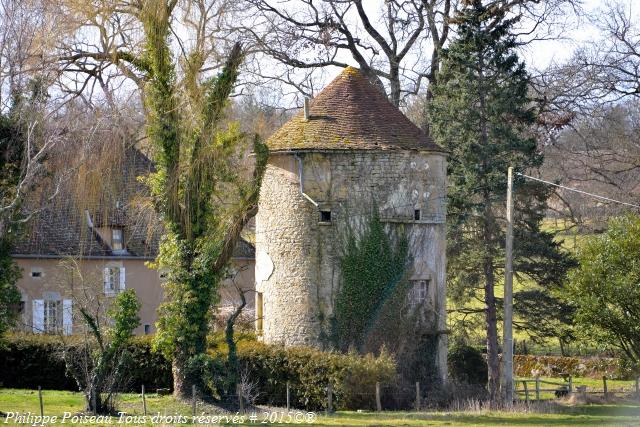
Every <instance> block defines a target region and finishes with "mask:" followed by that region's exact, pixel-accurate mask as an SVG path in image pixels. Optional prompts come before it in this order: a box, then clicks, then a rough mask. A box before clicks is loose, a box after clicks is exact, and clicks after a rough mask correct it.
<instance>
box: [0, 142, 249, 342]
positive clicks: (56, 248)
mask: <svg viewBox="0 0 640 427" xmlns="http://www.w3.org/2000/svg"><path fill="white" fill-rule="evenodd" d="M116 157H117V158H118V159H119V163H117V164H116V165H115V166H114V170H115V171H116V173H115V174H109V173H106V172H105V173H100V172H98V174H97V176H98V178H99V179H98V181H99V183H98V185H97V188H94V189H93V190H92V192H93V193H94V196H91V195H89V194H88V192H89V188H88V187H91V185H90V184H89V183H88V182H87V181H88V180H84V181H83V182H79V183H74V184H75V185H77V186H79V187H80V189H79V190H76V191H70V190H69V189H66V191H64V192H63V193H62V194H61V195H59V196H58V197H56V198H55V200H54V201H53V203H46V204H44V206H46V207H45V208H44V209H42V210H40V211H39V212H37V214H36V215H35V216H34V218H32V220H31V221H30V222H29V223H27V227H26V230H25V232H24V233H23V236H22V238H21V239H20V240H19V241H18V242H17V244H16V246H15V248H14V253H13V258H14V259H15V260H16V262H17V264H18V266H19V267H20V268H21V270H22V278H21V279H20V280H19V281H18V283H17V286H18V289H19V290H20V293H21V297H22V298H21V300H22V302H21V308H20V310H21V322H20V329H22V330H25V331H32V332H34V333H63V334H72V333H76V332H79V331H80V330H81V329H80V328H78V326H79V322H80V320H79V316H78V310H77V309H78V307H74V306H76V305H78V304H82V305H83V306H86V307H89V308H90V309H91V310H93V311H94V312H97V311H98V310H102V312H103V313H104V310H105V309H106V308H107V307H108V305H109V303H110V301H111V300H112V299H113V297H115V296H116V295H117V294H118V292H120V291H121V290H124V289H135V291H136V294H137V296H138V299H139V300H140V302H141V304H142V308H141V310H140V313H139V316H140V319H141V325H140V326H139V327H138V328H137V329H136V330H135V333H136V334H150V333H153V332H155V323H156V321H157V309H158V306H159V305H160V303H161V302H162V301H163V292H162V281H163V273H162V272H161V271H160V272H159V271H157V270H154V269H152V268H149V267H148V266H147V263H148V262H149V261H153V260H154V259H155V257H156V255H157V253H158V242H159V235H160V230H159V227H158V226H157V221H155V220H154V218H155V216H154V215H145V213H144V212H141V211H140V210H139V209H138V208H137V206H136V198H138V197H140V196H141V195H144V194H145V191H146V188H145V187H144V185H143V184H141V183H140V182H139V179H138V177H140V176H145V175H147V174H148V173H150V172H151V171H152V170H153V165H152V162H151V161H150V160H149V159H148V158H147V157H146V156H145V155H144V154H143V153H142V152H141V151H139V150H137V149H135V148H133V147H127V148H126V149H124V151H123V153H122V155H121V156H116ZM94 176H95V174H94ZM81 181H82V180H81ZM93 186H96V184H95V183H94V184H93ZM69 187H73V186H69ZM42 197H43V199H46V198H47V195H46V194H43V196H42ZM30 202H31V203H32V204H36V205H37V203H38V202H39V201H38V200H35V201H34V200H32V201H30ZM43 203H44V202H43ZM231 264H232V266H231V270H232V271H234V272H235V273H236V274H234V275H235V277H234V279H235V283H236V284H238V285H239V286H241V287H242V288H245V289H247V288H251V289H252V288H253V286H254V281H253V271H254V248H253V246H252V245H251V244H250V243H248V242H247V241H245V240H241V241H240V242H239V243H238V245H237V246H236V248H235V251H234V254H233V259H232V263H231ZM230 285H231V283H230V282H229V281H227V282H225V284H224V286H223V289H222V293H223V303H228V304H231V303H233V295H234V294H233V291H232V289H231V287H230ZM227 288H229V289H227ZM225 296H226V298H225ZM251 305H253V304H251ZM250 308H251V307H250Z"/></svg>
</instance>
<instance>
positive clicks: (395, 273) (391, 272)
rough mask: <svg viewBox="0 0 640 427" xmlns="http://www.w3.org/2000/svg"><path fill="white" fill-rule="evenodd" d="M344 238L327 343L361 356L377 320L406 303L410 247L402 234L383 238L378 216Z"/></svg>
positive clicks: (376, 330)
mask: <svg viewBox="0 0 640 427" xmlns="http://www.w3.org/2000/svg"><path fill="white" fill-rule="evenodd" d="M343 237H344V239H343V241H344V248H343V252H342V254H341V257H340V261H339V265H340V270H341V277H342V283H341V286H340V289H339V291H338V293H337V295H336V297H335V310H334V313H333V318H332V319H331V337H330V338H331V340H332V341H333V344H334V346H335V347H336V348H338V349H340V350H342V351H346V350H348V349H355V350H358V351H360V352H363V351H365V350H367V349H368V347H369V345H368V343H369V341H371V338H372V337H373V336H374V335H380V332H381V330H380V327H379V326H380V323H381V322H380V320H381V319H382V318H384V317H387V316H386V315H387V314H388V313H389V312H390V311H396V310H394V308H395V309H397V308H399V306H400V305H402V304H404V303H405V302H406V294H407V286H408V285H407V281H406V272H407V267H408V265H409V245H408V240H407V238H406V236H404V235H403V234H401V233H395V235H394V234H392V233H387V231H386V230H385V227H384V224H383V223H382V222H381V221H380V218H379V216H378V214H377V212H374V213H372V214H371V216H370V218H368V219H367V220H366V221H365V223H364V224H362V226H361V227H349V226H348V227H346V232H345V233H344V236H343ZM374 341H378V340H374Z"/></svg>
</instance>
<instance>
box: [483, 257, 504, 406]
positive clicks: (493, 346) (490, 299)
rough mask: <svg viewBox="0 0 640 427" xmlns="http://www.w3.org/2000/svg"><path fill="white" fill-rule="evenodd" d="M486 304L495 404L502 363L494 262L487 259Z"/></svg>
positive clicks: (490, 379)
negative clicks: (499, 353) (499, 354)
mask: <svg viewBox="0 0 640 427" xmlns="http://www.w3.org/2000/svg"><path fill="white" fill-rule="evenodd" d="M484 275H485V285H484V304H485V325H486V328H487V367H488V373H489V376H488V382H487V387H488V389H489V399H490V400H491V403H492V404H493V403H494V402H496V401H497V400H498V396H499V394H498V393H499V386H500V362H499V360H498V327H497V322H498V320H497V315H496V299H495V292H494V289H495V277H494V271H493V260H492V259H491V258H487V259H486V260H485V266H484Z"/></svg>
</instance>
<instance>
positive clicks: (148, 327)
mask: <svg viewBox="0 0 640 427" xmlns="http://www.w3.org/2000/svg"><path fill="white" fill-rule="evenodd" d="M150 333H151V325H149V324H148V323H147V324H145V325H144V334H145V335H149V334H150Z"/></svg>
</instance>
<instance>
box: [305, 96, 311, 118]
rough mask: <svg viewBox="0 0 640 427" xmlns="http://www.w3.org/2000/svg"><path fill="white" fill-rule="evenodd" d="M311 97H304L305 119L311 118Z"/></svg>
mask: <svg viewBox="0 0 640 427" xmlns="http://www.w3.org/2000/svg"><path fill="white" fill-rule="evenodd" d="M309 115H310V113H309V98H308V97H306V96H305V97H304V119H305V120H309Z"/></svg>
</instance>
